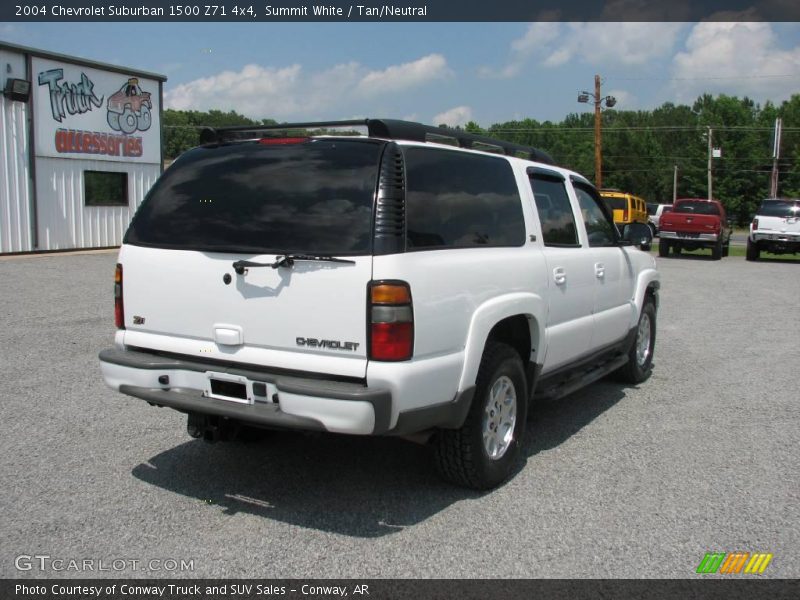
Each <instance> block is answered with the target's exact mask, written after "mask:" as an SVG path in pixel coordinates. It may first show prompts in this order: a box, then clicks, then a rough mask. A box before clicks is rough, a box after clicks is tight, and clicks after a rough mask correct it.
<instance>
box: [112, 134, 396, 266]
mask: <svg viewBox="0 0 800 600" xmlns="http://www.w3.org/2000/svg"><path fill="white" fill-rule="evenodd" d="M382 145H383V144H382V143H376V142H371V141H364V140H358V141H356V140H353V141H350V140H338V139H337V140H328V139H315V140H310V141H306V142H303V143H300V144H291V145H263V144H259V143H258V142H246V143H238V144H231V145H228V146H221V147H207V148H195V149H194V150H190V151H189V152H187V153H186V154H184V155H183V156H182V157H181V158H180V159H179V160H178V161H176V163H175V164H174V165H173V166H172V167H171V168H170V169H169V170H167V171H166V172H165V173H164V174H163V175H162V177H161V178H160V179H159V180H158V182H157V183H156V184H155V185H154V186H153V189H152V190H151V192H150V193H149V194H148V196H147V198H146V199H145V201H144V202H143V203H142V206H141V207H140V208H139V210H138V212H137V213H136V216H135V217H134V219H133V221H132V223H131V226H130V228H129V230H128V233H127V235H126V238H125V243H129V244H135V245H142V246H156V247H160V248H175V249H186V250H206V251H212V252H247V253H286V252H305V253H318V254H359V253H369V252H370V251H371V228H372V226H371V224H372V203H373V198H374V194H375V187H376V184H377V176H378V163H379V160H380V154H381V150H382Z"/></svg>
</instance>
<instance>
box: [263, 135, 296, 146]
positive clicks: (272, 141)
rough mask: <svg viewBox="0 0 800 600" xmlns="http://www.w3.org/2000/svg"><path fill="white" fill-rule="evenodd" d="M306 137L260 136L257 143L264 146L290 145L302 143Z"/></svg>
mask: <svg viewBox="0 0 800 600" xmlns="http://www.w3.org/2000/svg"><path fill="white" fill-rule="evenodd" d="M307 141H308V138H307V137H285V138H261V139H260V140H258V143H259V144H264V145H265V146H290V145H291V144H302V143H303V142H307Z"/></svg>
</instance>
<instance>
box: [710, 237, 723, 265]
mask: <svg viewBox="0 0 800 600" xmlns="http://www.w3.org/2000/svg"><path fill="white" fill-rule="evenodd" d="M721 258H722V240H719V241H718V242H717V243H716V244H714V247H713V248H711V260H719V259H721Z"/></svg>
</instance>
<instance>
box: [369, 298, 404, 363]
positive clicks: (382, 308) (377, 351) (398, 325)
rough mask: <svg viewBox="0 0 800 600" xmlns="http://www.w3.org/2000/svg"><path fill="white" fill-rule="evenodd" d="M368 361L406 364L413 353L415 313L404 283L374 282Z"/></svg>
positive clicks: (370, 311)
mask: <svg viewBox="0 0 800 600" xmlns="http://www.w3.org/2000/svg"><path fill="white" fill-rule="evenodd" d="M368 310H369V319H370V325H369V327H370V330H369V333H370V338H369V349H370V350H369V357H370V359H371V360H385V361H399V360H408V359H409V358H411V356H412V355H413V353H414V311H413V308H412V304H411V290H410V289H409V287H408V284H407V283H404V282H389V283H386V282H375V283H372V284H371V285H370V289H369V308H368Z"/></svg>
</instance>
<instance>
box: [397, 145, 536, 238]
mask: <svg viewBox="0 0 800 600" xmlns="http://www.w3.org/2000/svg"><path fill="white" fill-rule="evenodd" d="M405 161H406V174H407V177H406V181H407V192H406V222H407V226H406V240H407V245H408V249H409V250H422V249H440V248H469V247H474V246H475V247H492V246H522V245H523V244H524V243H525V221H524V217H523V215H522V201H521V200H520V196H519V190H518V189H517V182H516V180H515V179H514V172H513V170H512V168H511V165H510V164H509V163H508V161H507V160H505V159H502V158H496V157H492V156H481V155H478V154H468V153H466V152H453V151H448V150H435V149H432V148H418V147H412V148H406V151H405Z"/></svg>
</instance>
